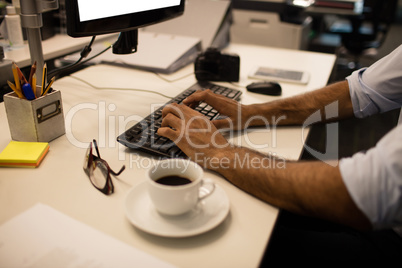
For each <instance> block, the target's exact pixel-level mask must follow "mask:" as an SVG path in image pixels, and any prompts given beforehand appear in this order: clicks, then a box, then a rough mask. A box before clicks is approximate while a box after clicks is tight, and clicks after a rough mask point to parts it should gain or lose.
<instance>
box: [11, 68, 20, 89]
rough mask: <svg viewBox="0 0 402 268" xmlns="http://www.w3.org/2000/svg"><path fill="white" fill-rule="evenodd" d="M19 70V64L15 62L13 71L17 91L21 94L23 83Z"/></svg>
mask: <svg viewBox="0 0 402 268" xmlns="http://www.w3.org/2000/svg"><path fill="white" fill-rule="evenodd" d="M17 69H18V66H17V64H16V63H15V62H13V65H12V70H13V76H14V82H15V88H16V89H17V91H19V92H21V83H20V79H19V77H18V70H17Z"/></svg>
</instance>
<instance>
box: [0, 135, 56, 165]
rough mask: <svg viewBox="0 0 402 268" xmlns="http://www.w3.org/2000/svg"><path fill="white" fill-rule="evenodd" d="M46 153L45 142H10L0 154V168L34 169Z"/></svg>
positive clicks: (47, 146)
mask: <svg viewBox="0 0 402 268" xmlns="http://www.w3.org/2000/svg"><path fill="white" fill-rule="evenodd" d="M48 151H49V143H47V142H23V141H11V142H10V143H9V144H8V145H7V146H6V148H5V149H4V150H3V151H2V152H1V153H0V166H2V167H30V168H35V167H37V166H39V164H40V163H41V162H42V160H43V158H44V157H45V155H46V153H47V152H48Z"/></svg>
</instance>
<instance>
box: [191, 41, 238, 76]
mask: <svg viewBox="0 0 402 268" xmlns="http://www.w3.org/2000/svg"><path fill="white" fill-rule="evenodd" d="M194 71H195V77H196V78H197V80H198V81H236V82H237V81H239V71H240V58H239V56H238V55H229V54H222V53H221V52H220V51H219V50H218V49H216V48H208V49H207V50H206V51H205V52H204V53H201V54H199V55H198V57H197V58H196V60H195V63H194Z"/></svg>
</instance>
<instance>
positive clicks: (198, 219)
mask: <svg viewBox="0 0 402 268" xmlns="http://www.w3.org/2000/svg"><path fill="white" fill-rule="evenodd" d="M125 209H126V216H127V218H128V220H129V221H130V222H131V223H132V224H133V225H134V226H135V227H137V228H138V229H140V230H142V231H144V232H147V233H150V234H154V235H158V236H164V237H187V236H194V235H198V234H201V233H204V232H207V231H209V230H211V229H213V228H214V227H216V226H217V225H218V224H220V223H221V222H222V221H223V220H224V219H225V218H226V216H227V215H228V213H229V199H228V197H227V195H226V193H225V191H224V190H223V189H222V188H221V187H219V186H218V185H216V187H215V190H214V192H213V193H212V194H211V196H209V197H207V198H205V199H204V200H203V201H201V202H200V203H199V204H198V206H197V207H196V208H194V209H193V210H192V211H189V212H187V213H186V214H183V215H179V216H165V215H162V214H160V213H159V212H158V211H156V209H155V207H154V206H153V204H152V202H151V199H150V198H149V196H148V191H147V184H146V182H143V183H141V184H139V185H137V186H135V187H134V188H133V189H131V190H130V191H129V193H128V194H127V197H126V201H125Z"/></svg>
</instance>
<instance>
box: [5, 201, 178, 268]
mask: <svg viewBox="0 0 402 268" xmlns="http://www.w3.org/2000/svg"><path fill="white" fill-rule="evenodd" d="M0 267H19V268H21V267H38V268H39V267H41V268H47V267H49V268H50V267H71V268H75V267H77V268H78V267H91V268H102V267H108V268H109V267H130V268H131V267H162V268H163V267H173V266H172V265H170V264H168V263H166V262H163V261H161V260H159V259H157V258H155V257H153V256H151V255H149V254H147V253H145V252H142V251H140V250H137V249H135V248H133V247H131V246H128V245H127V244H125V243H122V242H120V241H118V240H116V239H114V238H112V237H110V236H107V235H105V234H103V233H101V232H99V231H97V230H95V229H93V228H91V227H89V226H87V225H85V224H83V223H81V222H78V221H76V220H74V219H72V218H70V217H68V216H66V215H64V214H62V213H60V212H58V211H56V210H54V209H53V208H51V207H49V206H46V205H43V204H37V205H35V206H34V207H32V208H31V209H29V210H27V211H25V212H23V213H22V214H20V215H18V216H16V217H15V218H13V219H11V220H9V221H8V222H6V223H4V224H3V225H1V226H0Z"/></svg>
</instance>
